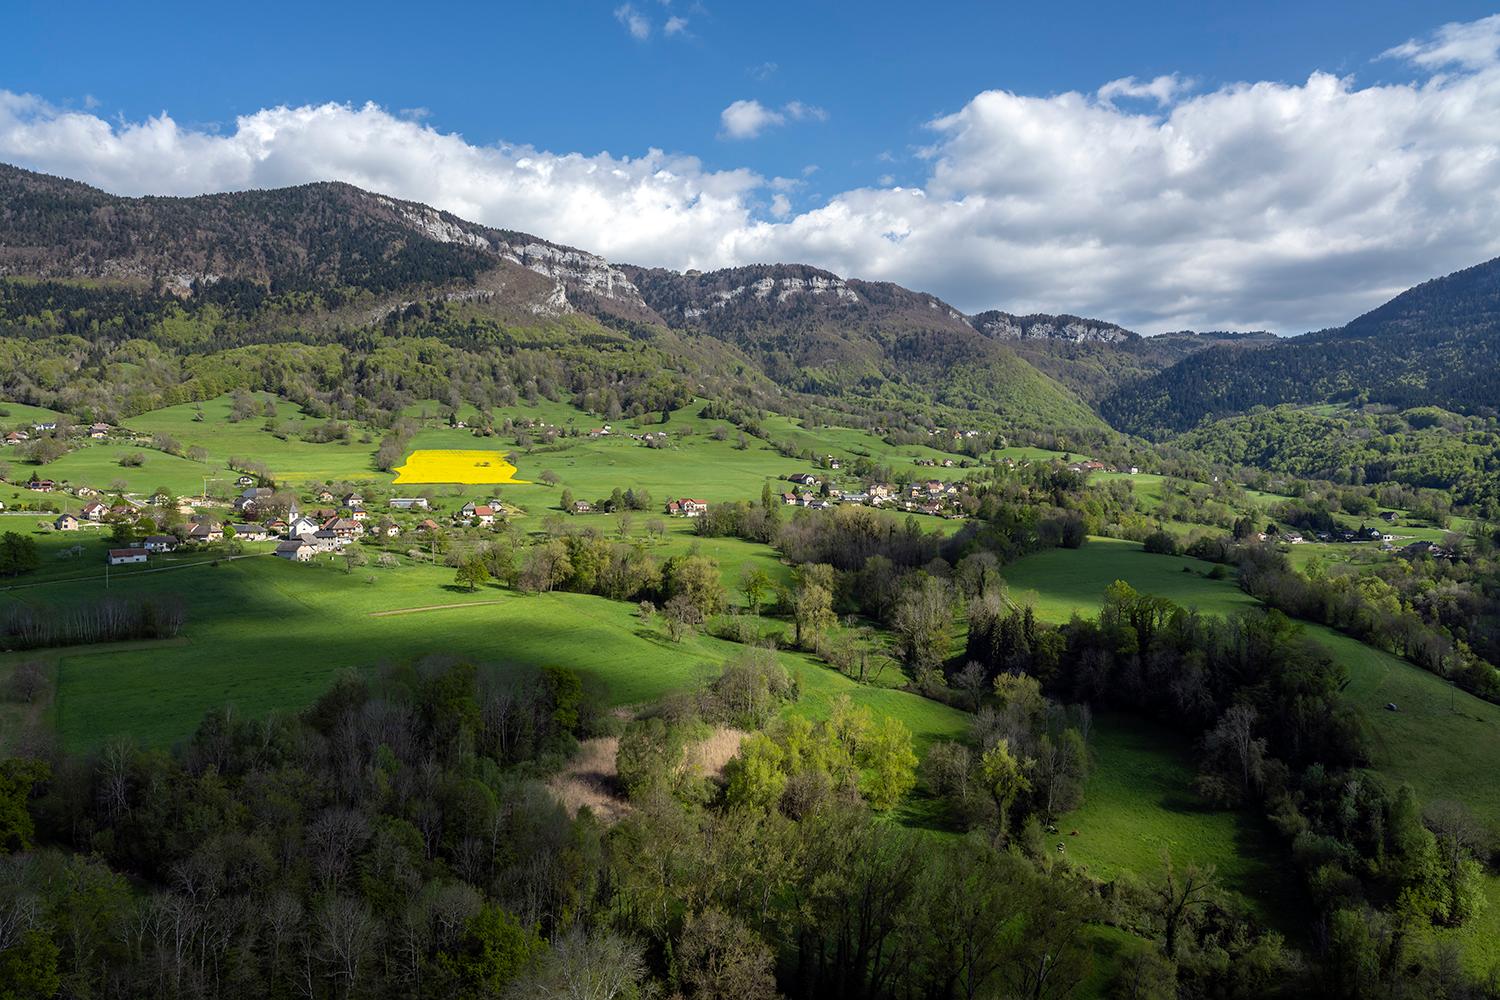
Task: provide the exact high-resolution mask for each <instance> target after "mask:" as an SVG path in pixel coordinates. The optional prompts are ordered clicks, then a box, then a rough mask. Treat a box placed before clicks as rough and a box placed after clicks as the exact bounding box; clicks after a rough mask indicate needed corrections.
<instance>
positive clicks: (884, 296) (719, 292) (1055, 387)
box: [622, 264, 1098, 427]
mask: <svg viewBox="0 0 1500 1000" xmlns="http://www.w3.org/2000/svg"><path fill="white" fill-rule="evenodd" d="M622 269H623V270H624V271H625V273H626V275H627V276H628V277H629V278H630V280H631V281H632V282H633V283H634V284H635V286H636V287H637V288H639V290H640V293H641V296H642V297H643V298H644V300H645V302H646V305H647V306H649V307H650V308H651V309H652V310H653V311H655V312H656V314H657V315H659V316H661V317H662V318H663V320H664V321H665V322H667V323H668V324H669V325H671V326H673V327H674V328H679V329H682V330H685V331H689V332H692V333H696V334H701V335H706V336H710V337H714V338H716V339H719V340H722V341H724V342H726V343H729V344H732V345H734V346H735V347H737V348H739V349H740V350H742V351H744V352H745V353H746V354H748V355H749V356H751V357H752V358H755V359H757V360H758V361H759V363H760V364H761V366H762V368H763V369H764V371H765V372H766V373H767V374H768V375H770V377H771V378H773V379H774V380H776V381H777V382H778V383H780V384H783V385H787V386H789V387H791V388H794V389H796V390H798V391H802V392H807V393H813V394H817V395H823V396H841V395H854V396H864V395H875V396H878V397H881V398H892V397H893V396H895V397H899V396H900V395H902V394H903V393H909V392H910V390H912V389H919V390H920V391H922V392H925V393H928V394H930V395H931V396H932V398H933V399H934V400H935V401H937V402H938V403H940V404H941V405H944V406H951V407H954V408H957V409H968V410H975V409H978V410H983V409H988V408H994V409H996V410H998V411H1000V412H1004V413H1006V414H1007V415H1008V416H1009V417H1011V418H1012V419H1013V420H1015V421H1017V423H1018V424H1019V425H1021V426H1042V423H1041V421H1038V420H1037V419H1036V418H1037V417H1038V416H1041V415H1046V416H1045V418H1044V419H1047V420H1052V421H1054V422H1055V424H1054V426H1056V427H1071V426H1089V425H1093V424H1096V423H1097V422H1098V418H1097V417H1096V416H1095V415H1094V413H1093V412H1092V411H1091V410H1089V409H1088V407H1086V406H1084V405H1083V404H1082V403H1081V402H1080V401H1079V400H1078V399H1077V398H1076V396H1075V395H1074V394H1072V393H1070V392H1068V391H1067V390H1066V389H1065V388H1064V387H1062V386H1061V385H1059V384H1058V383H1057V382H1056V381H1054V380H1053V379H1051V378H1048V377H1047V376H1046V375H1044V374H1042V373H1041V372H1039V371H1038V370H1037V369H1036V368H1034V367H1033V366H1031V365H1030V364H1028V363H1027V362H1026V361H1025V360H1024V359H1023V358H1021V357H1020V356H1019V355H1018V354H1017V353H1016V352H1015V351H1014V350H1012V349H1011V348H1010V346H1008V345H1007V344H1005V343H1002V342H1000V341H998V340H996V339H995V338H993V337H990V336H987V335H985V334H983V333H981V332H980V331H979V330H977V329H975V327H974V325H973V324H972V323H971V322H970V321H969V319H968V317H966V316H964V314H963V313H961V312H959V311H958V310H957V309H955V308H953V307H952V306H950V305H949V304H948V303H946V302H944V301H942V300H941V299H939V298H937V297H936V296H934V295H929V294H927V293H925V292H914V291H911V290H910V289H906V288H902V287H901V286H900V285H895V284H891V283H889V282H873V281H861V280H858V279H854V278H849V279H845V278H842V277H840V276H839V275H836V274H833V273H832V272H830V271H825V270H823V269H821V268H816V267H811V266H808V265H805V264H764V265H752V266H747V267H736V268H727V269H724V270H718V271H710V272H706V273H705V272H697V271H689V272H686V273H680V272H677V271H669V270H665V269H662V268H633V267H628V266H626V267H623V268H622Z"/></svg>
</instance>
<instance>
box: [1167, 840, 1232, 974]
mask: <svg viewBox="0 0 1500 1000" xmlns="http://www.w3.org/2000/svg"><path fill="white" fill-rule="evenodd" d="M1216 885H1217V883H1216V882H1215V880H1214V869H1213V866H1212V865H1209V866H1208V867H1206V868H1200V867H1198V866H1197V865H1194V864H1190V865H1188V866H1187V868H1186V869H1184V870H1183V871H1181V872H1179V871H1178V870H1177V868H1176V866H1174V865H1173V864H1172V855H1171V852H1167V851H1164V852H1163V853H1162V877H1161V880H1160V881H1159V882H1157V883H1156V885H1155V886H1153V887H1152V895H1153V896H1154V897H1155V900H1156V914H1157V916H1158V917H1160V918H1161V922H1162V929H1163V934H1164V945H1165V948H1164V951H1165V953H1166V956H1167V957H1168V958H1173V957H1175V956H1176V954H1177V935H1178V934H1179V933H1180V932H1181V930H1182V924H1183V922H1184V921H1185V920H1189V919H1191V917H1192V913H1193V911H1194V910H1195V909H1197V908H1198V907H1201V906H1203V905H1204V904H1206V903H1207V902H1208V900H1209V898H1210V897H1211V895H1212V894H1213V892H1214V889H1215V887H1216Z"/></svg>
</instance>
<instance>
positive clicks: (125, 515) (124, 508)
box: [109, 503, 141, 521]
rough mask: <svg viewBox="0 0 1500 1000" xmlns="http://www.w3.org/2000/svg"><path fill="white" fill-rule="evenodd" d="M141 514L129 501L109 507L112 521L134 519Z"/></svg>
mask: <svg viewBox="0 0 1500 1000" xmlns="http://www.w3.org/2000/svg"><path fill="white" fill-rule="evenodd" d="M140 516H141V512H140V511H138V510H136V509H135V508H134V507H132V506H131V505H130V504H128V503H117V504H115V505H114V506H113V507H111V508H110V509H109V519H110V520H111V521H134V520H135V519H136V518H138V517H140Z"/></svg>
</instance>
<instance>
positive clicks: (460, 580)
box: [453, 556, 490, 593]
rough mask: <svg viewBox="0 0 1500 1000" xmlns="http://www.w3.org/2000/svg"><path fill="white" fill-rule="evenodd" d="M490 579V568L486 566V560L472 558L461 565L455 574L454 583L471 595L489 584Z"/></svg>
mask: <svg viewBox="0 0 1500 1000" xmlns="http://www.w3.org/2000/svg"><path fill="white" fill-rule="evenodd" d="M489 579H490V571H489V568H488V567H487V566H485V564H484V560H483V559H481V558H479V557H477V556H471V557H470V558H468V559H465V560H464V561H463V562H461V563H459V564H458V570H457V571H456V572H455V573H454V574H453V582H454V583H456V584H458V586H460V587H463V588H464V589H465V590H467V591H469V592H470V593H473V592H474V591H475V590H478V589H479V588H480V587H481V586H483V585H484V584H486V583H488V582H489Z"/></svg>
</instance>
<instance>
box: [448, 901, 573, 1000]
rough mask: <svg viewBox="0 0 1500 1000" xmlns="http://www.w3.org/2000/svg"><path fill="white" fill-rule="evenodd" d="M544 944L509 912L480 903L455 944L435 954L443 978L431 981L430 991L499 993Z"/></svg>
mask: <svg viewBox="0 0 1500 1000" xmlns="http://www.w3.org/2000/svg"><path fill="white" fill-rule="evenodd" d="M546 947H547V946H546V944H545V943H544V942H543V941H542V939H541V938H540V937H538V936H537V933H536V931H534V930H531V929H529V928H526V927H522V926H521V922H520V921H519V920H517V919H516V918H515V917H514V916H512V915H511V914H509V913H506V912H505V911H504V910H502V909H500V908H499V907H498V906H484V907H482V908H481V909H480V910H479V912H478V913H476V914H474V915H473V916H472V917H470V918H469V920H468V923H467V924H466V925H465V927H464V932H463V936H462V937H461V938H460V940H459V941H458V945H457V947H456V948H455V949H454V950H453V951H451V952H449V951H443V952H440V953H439V954H438V956H437V966H438V969H439V971H440V972H441V973H442V975H443V978H444V979H445V980H446V982H443V983H440V984H435V987H436V988H435V989H434V990H433V994H434V995H440V996H444V997H454V998H458V1000H469V998H473V1000H481V998H487V997H497V996H500V995H502V994H503V992H504V991H505V990H506V989H507V988H508V987H509V986H510V985H511V983H513V982H514V981H515V980H516V979H517V977H519V976H520V975H521V973H523V972H524V971H525V970H526V969H527V967H529V966H530V965H531V964H532V963H533V962H534V961H535V960H536V959H537V958H538V957H540V956H541V955H542V954H543V953H545V951H546Z"/></svg>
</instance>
